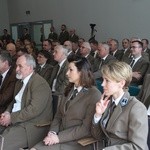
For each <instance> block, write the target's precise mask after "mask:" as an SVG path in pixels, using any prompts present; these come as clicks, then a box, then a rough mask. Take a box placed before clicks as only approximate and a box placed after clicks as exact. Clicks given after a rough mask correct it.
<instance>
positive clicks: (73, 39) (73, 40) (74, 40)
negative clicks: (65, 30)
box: [69, 34, 79, 42]
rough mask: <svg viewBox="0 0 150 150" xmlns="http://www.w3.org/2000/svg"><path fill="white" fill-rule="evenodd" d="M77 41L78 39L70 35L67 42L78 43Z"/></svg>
mask: <svg viewBox="0 0 150 150" xmlns="http://www.w3.org/2000/svg"><path fill="white" fill-rule="evenodd" d="M78 40H79V37H78V36H77V35H76V34H74V35H73V36H72V35H70V36H69V41H71V42H78Z"/></svg>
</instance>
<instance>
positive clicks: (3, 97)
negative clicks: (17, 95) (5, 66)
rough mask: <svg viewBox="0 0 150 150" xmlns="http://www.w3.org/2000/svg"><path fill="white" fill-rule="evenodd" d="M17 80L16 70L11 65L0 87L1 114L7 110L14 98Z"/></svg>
mask: <svg viewBox="0 0 150 150" xmlns="http://www.w3.org/2000/svg"><path fill="white" fill-rule="evenodd" d="M16 81H17V79H16V71H15V69H13V68H12V67H11V68H10V69H9V71H8V72H7V74H6V77H5V79H4V81H3V83H2V86H1V88H0V114H1V113H3V112H4V111H5V110H6V108H7V107H8V105H9V104H10V102H11V101H12V100H13V94H14V87H15V83H16Z"/></svg>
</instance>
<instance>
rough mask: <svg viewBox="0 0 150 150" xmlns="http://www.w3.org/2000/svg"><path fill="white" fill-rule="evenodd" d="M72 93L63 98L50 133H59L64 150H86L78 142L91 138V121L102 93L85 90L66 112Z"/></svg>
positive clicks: (96, 90) (93, 88) (71, 102)
mask: <svg viewBox="0 0 150 150" xmlns="http://www.w3.org/2000/svg"><path fill="white" fill-rule="evenodd" d="M72 92H73V89H72V90H71V91H70V93H69V94H68V96H67V97H65V96H63V98H62V100H61V102H60V105H59V109H57V113H56V115H55V117H54V120H53V122H52V124H51V127H50V131H55V132H56V133H58V137H59V140H60V145H62V147H63V148H64V149H66V150H67V149H68V150H71V149H75V148H76V149H80V150H82V149H84V150H85V148H84V147H81V146H80V145H79V144H78V143H77V141H78V140H79V139H81V138H84V137H90V136H91V133H90V126H91V121H92V117H93V114H94V111H95V104H96V102H97V101H98V100H99V99H100V96H101V93H100V92H99V90H98V89H97V88H96V87H92V88H83V89H82V90H81V91H80V92H79V93H78V95H77V96H76V97H75V98H74V99H72V100H71V101H70V103H69V106H68V109H67V110H66V103H67V101H68V100H69V97H70V96H71V94H72ZM60 147H61V146H60ZM87 148H88V147H87ZM59 150H60V149H59Z"/></svg>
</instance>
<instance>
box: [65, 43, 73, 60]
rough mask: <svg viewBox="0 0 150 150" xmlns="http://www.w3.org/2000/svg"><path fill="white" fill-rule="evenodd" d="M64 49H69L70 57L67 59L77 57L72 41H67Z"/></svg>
mask: <svg viewBox="0 0 150 150" xmlns="http://www.w3.org/2000/svg"><path fill="white" fill-rule="evenodd" d="M64 47H65V48H66V49H68V56H67V59H70V58H71V57H73V56H74V55H75V53H74V51H73V50H72V42H71V41H65V42H64Z"/></svg>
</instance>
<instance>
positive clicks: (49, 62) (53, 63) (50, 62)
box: [47, 50, 57, 66]
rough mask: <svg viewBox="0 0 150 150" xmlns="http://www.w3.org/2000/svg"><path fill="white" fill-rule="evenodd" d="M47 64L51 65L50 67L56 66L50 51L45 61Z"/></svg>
mask: <svg viewBox="0 0 150 150" xmlns="http://www.w3.org/2000/svg"><path fill="white" fill-rule="evenodd" d="M47 64H50V65H52V66H55V65H57V61H56V60H54V55H53V52H52V50H51V51H50V52H49V56H48V60H47Z"/></svg>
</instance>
